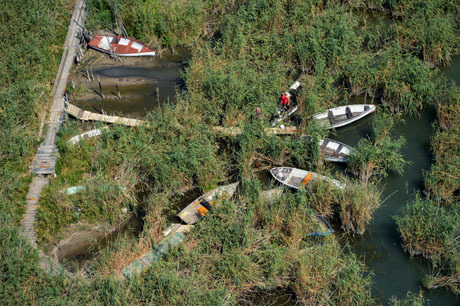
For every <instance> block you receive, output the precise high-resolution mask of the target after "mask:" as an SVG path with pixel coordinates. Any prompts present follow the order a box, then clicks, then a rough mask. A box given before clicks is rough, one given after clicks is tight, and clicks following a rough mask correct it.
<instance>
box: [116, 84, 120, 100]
mask: <svg viewBox="0 0 460 306" xmlns="http://www.w3.org/2000/svg"><path fill="white" fill-rule="evenodd" d="M115 88H116V89H117V96H118V99H121V94H120V89H119V88H118V85H117V84H115Z"/></svg>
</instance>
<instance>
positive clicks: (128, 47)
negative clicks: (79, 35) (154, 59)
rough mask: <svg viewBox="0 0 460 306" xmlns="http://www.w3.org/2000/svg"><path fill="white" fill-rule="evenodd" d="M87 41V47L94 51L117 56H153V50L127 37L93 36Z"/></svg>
mask: <svg viewBox="0 0 460 306" xmlns="http://www.w3.org/2000/svg"><path fill="white" fill-rule="evenodd" d="M88 38H89V37H85V39H86V40H87V43H88V46H89V47H90V48H93V49H95V50H98V51H101V52H104V53H107V54H110V55H112V54H115V55H118V56H154V55H155V50H153V49H151V48H149V47H147V46H146V45H144V44H142V43H141V42H138V41H137V40H134V39H132V38H129V37H121V36H113V35H94V37H93V39H88Z"/></svg>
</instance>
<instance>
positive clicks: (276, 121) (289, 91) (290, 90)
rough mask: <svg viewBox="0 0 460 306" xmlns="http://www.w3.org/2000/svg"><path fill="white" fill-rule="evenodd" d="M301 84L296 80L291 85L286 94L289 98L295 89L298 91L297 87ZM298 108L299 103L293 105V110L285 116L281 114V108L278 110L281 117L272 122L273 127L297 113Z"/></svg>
mask: <svg viewBox="0 0 460 306" xmlns="http://www.w3.org/2000/svg"><path fill="white" fill-rule="evenodd" d="M300 85H301V84H300V82H299V81H295V82H294V84H292V85H291V87H289V89H288V90H287V91H286V92H285V94H286V95H287V96H288V97H289V99H290V98H291V97H292V95H293V93H294V92H295V91H297V89H298V88H299V87H300ZM297 109H299V106H298V105H296V106H295V107H293V108H292V109H291V110H289V111H288V112H287V113H286V114H284V115H283V116H281V110H278V116H280V117H279V118H278V119H276V120H275V121H273V122H272V126H273V127H275V126H277V125H278V124H279V123H280V122H281V121H283V120H284V119H286V118H287V117H289V116H290V115H292V114H293V113H295V112H296V111H297Z"/></svg>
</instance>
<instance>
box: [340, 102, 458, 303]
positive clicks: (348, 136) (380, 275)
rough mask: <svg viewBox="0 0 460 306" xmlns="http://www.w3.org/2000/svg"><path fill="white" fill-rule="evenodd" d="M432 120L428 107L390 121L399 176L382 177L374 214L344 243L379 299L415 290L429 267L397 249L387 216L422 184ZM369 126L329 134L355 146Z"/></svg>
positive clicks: (431, 295)
mask: <svg viewBox="0 0 460 306" xmlns="http://www.w3.org/2000/svg"><path fill="white" fill-rule="evenodd" d="M376 115H378V114H376ZM435 120H436V114H435V111H434V109H433V108H428V109H426V110H424V111H423V112H422V114H421V116H420V118H415V117H407V118H406V119H405V120H404V122H402V123H400V124H398V125H396V126H395V128H394V129H393V137H395V138H396V137H399V136H400V135H402V136H404V137H405V139H406V144H405V146H404V147H403V148H402V150H401V153H402V154H403V157H404V159H405V160H406V161H407V162H409V164H408V165H406V167H405V169H404V173H403V175H401V176H400V175H398V174H395V173H391V174H390V175H389V176H388V177H387V178H385V179H383V180H382V184H383V188H384V189H383V193H382V199H386V198H387V197H388V199H387V200H386V201H385V203H384V204H383V205H382V206H381V207H380V208H379V209H378V210H377V211H376V212H375V213H374V215H373V218H372V221H371V224H369V225H368V226H367V229H366V234H365V235H364V237H361V238H357V239H356V240H354V241H351V242H350V243H351V246H352V250H353V252H354V253H356V254H357V255H358V256H360V257H361V258H362V260H363V261H364V262H365V263H366V265H367V266H368V267H369V269H370V270H371V271H372V272H373V273H374V276H373V278H372V280H373V286H372V293H373V295H374V296H375V297H377V298H381V299H382V302H384V303H386V302H388V300H389V298H390V297H391V296H396V297H398V298H403V297H405V295H406V293H407V292H408V291H412V292H414V293H418V292H419V290H420V289H421V285H422V283H421V282H422V279H423V277H424V276H425V275H426V274H427V273H428V272H429V267H428V263H427V261H425V260H423V259H421V258H418V257H416V258H411V257H410V256H409V255H407V254H405V253H404V252H403V249H402V247H401V243H402V241H401V236H400V233H399V231H398V228H397V225H396V222H395V221H394V219H393V217H394V216H397V215H400V214H401V209H402V208H403V207H404V206H405V205H406V203H408V202H410V201H412V200H414V198H415V195H416V193H417V192H419V191H420V190H423V188H424V182H423V172H424V171H428V170H429V169H430V165H431V153H430V137H431V134H432V132H433V130H432V126H431V124H432V122H433V121H435ZM369 129H370V126H369V124H367V125H361V126H355V127H353V126H352V127H351V128H350V129H349V130H338V131H337V135H336V136H335V137H334V138H336V139H338V140H340V141H342V142H344V143H346V144H349V145H352V146H355V145H356V144H357V143H358V141H359V139H360V138H361V135H363V134H365V133H367V132H368V130H369ZM424 296H425V298H426V300H427V301H430V305H455V304H457V303H458V302H459V301H460V300H458V299H457V298H456V297H455V295H453V294H451V293H449V292H447V291H446V290H444V289H438V290H429V291H424Z"/></svg>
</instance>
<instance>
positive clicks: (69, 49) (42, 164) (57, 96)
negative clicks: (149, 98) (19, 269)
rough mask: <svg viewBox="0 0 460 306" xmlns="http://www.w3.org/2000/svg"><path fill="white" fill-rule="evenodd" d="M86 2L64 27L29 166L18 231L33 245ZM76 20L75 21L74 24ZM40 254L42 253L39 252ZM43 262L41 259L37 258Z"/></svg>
mask: <svg viewBox="0 0 460 306" xmlns="http://www.w3.org/2000/svg"><path fill="white" fill-rule="evenodd" d="M85 19H86V5H85V1H84V0H77V1H76V3H75V8H74V11H73V15H72V19H71V21H70V24H69V28H68V31H67V37H66V40H65V43H64V52H63V54H62V58H61V63H60V65H59V70H58V73H57V75H56V80H55V85H54V88H53V94H54V99H53V104H52V106H51V111H50V115H49V120H48V122H47V124H48V125H47V133H46V136H45V140H44V141H43V143H42V144H41V145H40V147H39V148H38V150H37V153H36V155H35V158H34V161H33V162H32V165H31V166H30V170H31V171H32V172H33V173H34V174H35V176H34V177H33V179H32V183H31V184H30V185H29V192H28V194H27V198H26V199H27V203H26V212H25V213H24V215H23V216H22V220H21V229H20V235H21V236H22V237H23V238H25V239H26V240H27V241H28V242H29V243H30V244H32V245H33V246H36V237H37V235H36V233H35V224H36V214H37V210H38V201H39V199H40V193H41V191H42V189H43V188H44V187H45V186H47V185H48V184H49V176H50V175H54V174H55V173H54V167H55V166H56V161H57V158H58V150H57V147H56V133H57V132H58V130H59V128H60V126H61V122H62V114H63V108H64V91H65V88H66V86H67V80H68V77H69V73H70V68H71V67H72V64H73V62H74V59H75V56H76V54H77V50H79V48H80V40H79V38H78V37H77V36H78V33H79V32H81V30H82V29H81V27H80V26H79V25H81V26H83V25H84V24H85ZM77 23H78V25H77ZM40 257H41V258H44V255H43V254H42V253H41V252H40ZM41 262H42V263H43V262H44V261H43V260H42V261H41Z"/></svg>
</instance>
